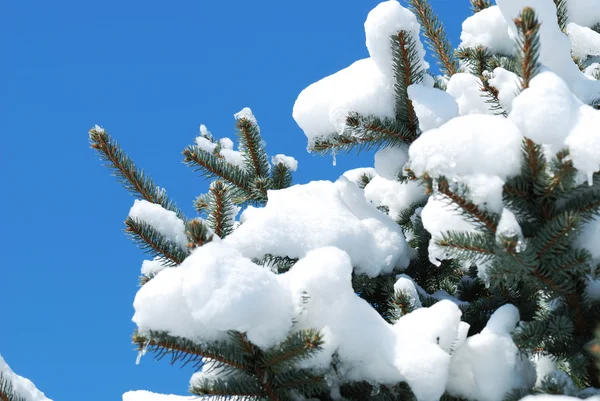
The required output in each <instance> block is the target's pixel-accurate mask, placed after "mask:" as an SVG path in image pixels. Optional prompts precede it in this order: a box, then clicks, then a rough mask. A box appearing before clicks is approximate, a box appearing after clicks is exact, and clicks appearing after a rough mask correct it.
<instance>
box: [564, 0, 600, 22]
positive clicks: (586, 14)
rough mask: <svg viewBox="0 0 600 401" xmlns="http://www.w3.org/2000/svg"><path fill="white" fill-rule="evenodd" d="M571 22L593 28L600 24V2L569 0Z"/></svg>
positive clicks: (568, 8) (594, 0)
mask: <svg viewBox="0 0 600 401" xmlns="http://www.w3.org/2000/svg"><path fill="white" fill-rule="evenodd" d="M567 10H569V22H574V23H576V24H578V25H581V26H587V27H592V26H594V25H595V24H598V23H600V0H567Z"/></svg>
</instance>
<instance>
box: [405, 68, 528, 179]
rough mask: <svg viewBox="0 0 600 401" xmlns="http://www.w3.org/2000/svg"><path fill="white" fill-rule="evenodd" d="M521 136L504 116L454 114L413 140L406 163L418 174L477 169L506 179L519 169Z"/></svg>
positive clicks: (464, 172)
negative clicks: (445, 121) (443, 122)
mask: <svg viewBox="0 0 600 401" xmlns="http://www.w3.org/2000/svg"><path fill="white" fill-rule="evenodd" d="M455 76H456V75H455ZM522 139H523V137H522V135H521V133H520V132H519V130H518V129H517V127H515V126H514V125H513V124H512V123H511V122H510V121H507V120H506V119H505V118H503V117H500V116H487V115H469V116H462V117H457V118H454V119H452V120H450V121H449V122H447V123H446V124H444V125H442V126H441V127H440V128H438V129H433V130H430V131H427V132H425V133H423V134H422V135H421V136H420V137H419V138H418V139H417V140H416V141H415V142H413V144H412V145H411V147H410V149H409V156H410V162H409V167H410V168H411V169H412V170H413V171H414V172H415V173H416V174H417V176H422V175H423V174H424V173H429V175H430V176H432V177H437V176H441V175H444V176H446V177H448V178H452V177H455V176H463V175H470V174H474V173H479V174H486V175H495V176H498V177H499V178H501V179H503V180H505V179H506V178H508V177H510V176H514V175H516V174H518V173H519V172H520V166H521V141H522Z"/></svg>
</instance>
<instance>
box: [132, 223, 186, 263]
mask: <svg viewBox="0 0 600 401" xmlns="http://www.w3.org/2000/svg"><path fill="white" fill-rule="evenodd" d="M125 225H126V227H127V228H126V229H125V232H126V233H127V234H128V235H129V236H130V237H131V238H132V239H133V241H134V242H135V243H137V244H138V246H139V247H140V248H141V249H142V250H143V251H144V252H146V253H149V254H150V255H152V256H153V257H160V258H162V259H163V260H164V264H165V265H166V266H175V265H179V264H181V263H182V262H183V261H184V259H185V258H186V257H187V255H188V253H187V250H185V249H182V248H181V247H180V246H179V245H177V244H175V243H173V241H171V240H169V239H168V238H166V237H165V236H164V235H162V234H161V233H159V232H158V231H157V230H156V229H155V228H154V227H152V226H151V225H150V224H148V223H146V222H144V221H142V220H139V219H136V218H131V217H127V220H125Z"/></svg>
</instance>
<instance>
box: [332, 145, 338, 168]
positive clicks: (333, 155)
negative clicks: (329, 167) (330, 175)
mask: <svg viewBox="0 0 600 401" xmlns="http://www.w3.org/2000/svg"><path fill="white" fill-rule="evenodd" d="M331 157H332V158H333V163H332V164H333V165H334V166H337V151H336V150H335V149H334V150H333V151H332V152H331Z"/></svg>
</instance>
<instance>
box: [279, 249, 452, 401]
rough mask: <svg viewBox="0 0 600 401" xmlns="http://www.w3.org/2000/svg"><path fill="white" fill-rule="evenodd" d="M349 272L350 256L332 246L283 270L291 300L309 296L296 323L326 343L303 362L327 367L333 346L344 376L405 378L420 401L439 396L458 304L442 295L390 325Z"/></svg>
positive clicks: (380, 379) (381, 380)
mask: <svg viewBox="0 0 600 401" xmlns="http://www.w3.org/2000/svg"><path fill="white" fill-rule="evenodd" d="M351 274H352V265H351V264H350V259H349V258H348V256H347V255H346V254H345V253H344V252H341V251H340V250H338V249H335V248H322V249H319V250H315V251H312V252H310V253H309V254H308V255H307V256H306V258H304V259H302V260H300V261H299V262H298V263H297V264H296V265H295V266H294V267H293V268H292V269H291V270H290V272H289V273H286V276H287V277H286V279H287V280H289V286H290V289H291V291H292V296H293V297H294V298H295V299H296V300H297V301H296V305H301V303H300V301H301V297H302V296H304V295H305V294H306V295H308V296H309V301H308V303H306V304H304V305H302V308H303V313H302V314H300V315H299V320H298V328H317V329H320V330H321V332H322V333H323V334H324V341H325V344H324V348H325V349H324V350H323V351H322V352H320V353H319V354H317V355H316V356H315V357H314V358H313V359H312V360H310V361H309V362H308V365H309V366H313V367H315V366H321V367H328V366H329V364H330V363H331V357H332V355H333V352H334V351H337V354H338V356H339V358H340V360H341V361H342V366H341V367H340V371H341V372H342V373H341V374H342V376H343V377H342V379H344V380H357V381H362V380H367V381H376V382H378V383H389V384H392V383H395V382H398V381H404V380H405V381H407V382H408V384H409V385H410V386H411V389H412V390H413V392H414V393H415V395H416V396H417V398H418V399H419V400H420V401H434V400H437V399H439V397H440V396H441V395H442V393H443V392H444V388H445V383H446V378H447V374H448V366H449V362H450V355H449V354H448V353H447V352H445V350H444V346H445V345H446V339H452V340H454V339H456V338H457V337H458V326H459V324H460V316H461V312H460V310H459V309H458V307H457V306H456V305H455V304H453V303H452V302H450V301H441V302H439V303H438V304H436V305H434V306H432V307H431V308H422V309H418V313H414V316H413V313H411V314H409V315H407V316H404V317H402V318H401V319H400V320H399V321H398V322H397V323H396V324H395V325H394V326H391V325H389V324H388V323H387V322H385V320H383V318H381V316H380V315H379V314H378V313H377V312H376V311H375V310H374V309H373V308H372V307H371V306H370V305H369V304H368V303H367V302H366V301H364V300H363V299H361V298H359V297H358V296H356V294H355V293H354V290H353V288H352V283H351ZM323 305H328V307H327V308H323ZM415 312H416V311H415ZM438 337H441V338H442V340H441V342H440V344H441V345H438ZM424 372H426V373H425V374H424Z"/></svg>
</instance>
